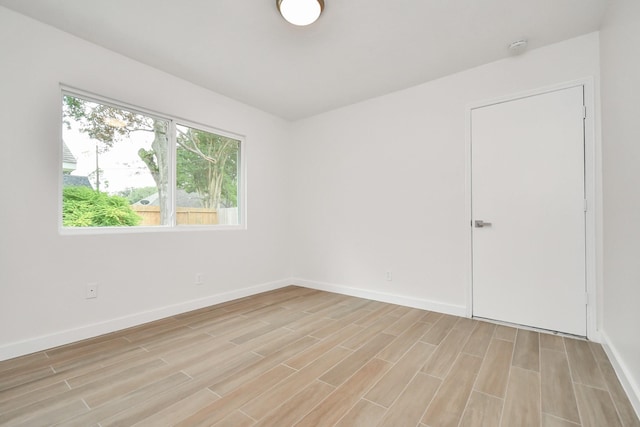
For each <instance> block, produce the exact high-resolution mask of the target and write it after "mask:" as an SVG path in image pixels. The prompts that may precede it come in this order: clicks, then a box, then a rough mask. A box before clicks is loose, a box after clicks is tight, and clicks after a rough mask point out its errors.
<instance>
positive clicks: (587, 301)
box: [584, 292, 589, 305]
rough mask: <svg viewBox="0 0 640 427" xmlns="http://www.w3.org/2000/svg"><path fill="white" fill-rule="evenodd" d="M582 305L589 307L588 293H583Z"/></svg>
mask: <svg viewBox="0 0 640 427" xmlns="http://www.w3.org/2000/svg"><path fill="white" fill-rule="evenodd" d="M584 305H589V292H585V293H584Z"/></svg>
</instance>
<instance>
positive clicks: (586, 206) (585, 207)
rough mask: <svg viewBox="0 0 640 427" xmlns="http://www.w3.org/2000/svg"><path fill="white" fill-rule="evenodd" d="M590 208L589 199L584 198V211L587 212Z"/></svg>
mask: <svg viewBox="0 0 640 427" xmlns="http://www.w3.org/2000/svg"><path fill="white" fill-rule="evenodd" d="M588 209H589V206H588V204H587V199H584V211H585V212H586V211H587V210H588Z"/></svg>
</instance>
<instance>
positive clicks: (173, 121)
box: [57, 84, 247, 236]
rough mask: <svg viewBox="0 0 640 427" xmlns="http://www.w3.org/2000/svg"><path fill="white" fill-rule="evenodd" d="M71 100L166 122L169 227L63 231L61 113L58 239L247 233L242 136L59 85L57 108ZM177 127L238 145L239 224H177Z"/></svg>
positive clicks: (245, 166) (244, 145)
mask: <svg viewBox="0 0 640 427" xmlns="http://www.w3.org/2000/svg"><path fill="white" fill-rule="evenodd" d="M67 95H68V96H74V97H78V98H82V99H84V100H87V101H92V102H96V103H100V104H103V105H108V106H110V107H115V108H122V109H124V110H128V111H131V112H134V113H139V114H143V115H145V116H148V117H152V118H155V119H159V120H165V121H167V122H168V123H169V146H170V147H171V149H170V150H169V153H168V158H169V162H170V163H169V164H170V168H169V179H170V180H171V185H170V186H169V197H170V198H171V200H172V202H173V203H172V211H171V214H170V217H171V224H170V225H154V226H131V227H124V226H123V227H65V226H63V225H62V209H63V206H62V189H63V182H62V173H61V172H62V170H61V166H60V165H62V160H63V145H62V132H63V112H62V109H60V120H59V125H60V128H59V130H60V132H59V143H58V169H57V172H58V193H57V195H58V196H57V197H58V233H59V234H60V235H63V236H65V235H91V234H130V233H163V232H182V231H187V232H189V231H233V230H246V229H247V214H246V206H247V185H246V182H247V142H246V141H247V139H246V137H245V136H244V135H240V134H238V133H234V132H229V131H226V130H222V129H218V128H216V127H213V126H209V125H205V124H202V123H198V122H194V121H193V120H187V119H183V118H181V117H177V116H174V115H171V114H164V113H158V112H156V111H153V110H149V109H147V108H143V107H138V106H135V105H131V104H128V103H126V102H121V101H118V100H113V99H111V98H107V97H105V96H102V95H97V94H94V93H91V92H88V91H85V90H82V89H78V88H75V87H72V86H68V85H64V84H61V85H60V103H59V104H58V105H59V106H61V105H62V100H63V97H64V96H67ZM176 125H182V126H188V127H192V128H197V129H198V130H202V131H205V132H211V133H214V134H216V135H221V136H224V137H228V138H233V139H236V140H238V141H240V162H239V167H240V172H239V174H238V224H234V225H227V224H211V225H206V224H199V225H188V224H181V225H178V224H176V217H175V198H174V195H175V194H176V162H175V159H176V155H177V147H176Z"/></svg>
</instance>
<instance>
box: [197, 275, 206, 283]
mask: <svg viewBox="0 0 640 427" xmlns="http://www.w3.org/2000/svg"><path fill="white" fill-rule="evenodd" d="M196 285H204V278H203V276H202V273H197V274H196Z"/></svg>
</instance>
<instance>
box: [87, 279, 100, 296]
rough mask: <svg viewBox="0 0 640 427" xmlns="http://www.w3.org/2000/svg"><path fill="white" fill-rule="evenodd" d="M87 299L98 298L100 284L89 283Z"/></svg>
mask: <svg viewBox="0 0 640 427" xmlns="http://www.w3.org/2000/svg"><path fill="white" fill-rule="evenodd" d="M85 298H86V299H89V298H98V284H97V283H87V287H86V288H85Z"/></svg>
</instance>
